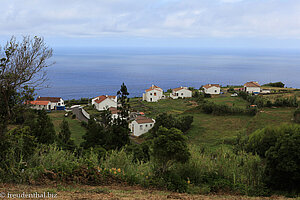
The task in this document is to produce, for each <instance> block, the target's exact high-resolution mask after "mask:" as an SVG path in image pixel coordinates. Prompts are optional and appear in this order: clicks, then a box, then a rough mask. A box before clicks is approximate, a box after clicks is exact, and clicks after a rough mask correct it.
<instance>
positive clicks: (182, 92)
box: [170, 86, 193, 99]
mask: <svg viewBox="0 0 300 200" xmlns="http://www.w3.org/2000/svg"><path fill="white" fill-rule="evenodd" d="M192 95H193V92H192V91H191V90H189V89H188V88H187V87H182V86H181V87H179V88H175V89H172V93H171V94H170V97H171V98H172V99H178V98H189V97H192Z"/></svg>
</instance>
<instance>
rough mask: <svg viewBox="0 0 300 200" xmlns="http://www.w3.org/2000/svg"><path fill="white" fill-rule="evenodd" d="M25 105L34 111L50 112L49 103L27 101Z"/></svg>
mask: <svg viewBox="0 0 300 200" xmlns="http://www.w3.org/2000/svg"><path fill="white" fill-rule="evenodd" d="M26 104H27V105H29V106H30V107H31V108H32V109H35V110H51V102H50V101H28V102H27V103H26Z"/></svg>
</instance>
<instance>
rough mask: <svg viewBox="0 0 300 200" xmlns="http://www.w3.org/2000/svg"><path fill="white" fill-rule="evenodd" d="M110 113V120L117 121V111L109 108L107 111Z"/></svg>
mask: <svg viewBox="0 0 300 200" xmlns="http://www.w3.org/2000/svg"><path fill="white" fill-rule="evenodd" d="M108 110H109V111H110V112H111V118H112V120H114V119H117V118H118V117H119V112H120V111H119V110H118V109H117V108H115V107H110V108H109V109H108Z"/></svg>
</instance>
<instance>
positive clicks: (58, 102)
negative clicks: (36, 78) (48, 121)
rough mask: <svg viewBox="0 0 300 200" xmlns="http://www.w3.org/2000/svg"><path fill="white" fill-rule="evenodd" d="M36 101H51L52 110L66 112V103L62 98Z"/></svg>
mask: <svg viewBox="0 0 300 200" xmlns="http://www.w3.org/2000/svg"><path fill="white" fill-rule="evenodd" d="M36 101H50V104H51V106H50V107H51V108H50V109H51V110H65V103H64V100H63V99H62V98H61V97H38V98H37V99H36Z"/></svg>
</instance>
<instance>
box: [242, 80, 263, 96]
mask: <svg viewBox="0 0 300 200" xmlns="http://www.w3.org/2000/svg"><path fill="white" fill-rule="evenodd" d="M244 91H245V92H247V93H251V94H252V93H254V94H258V93H260V85H259V84H258V82H255V81H250V82H247V83H245V84H244Z"/></svg>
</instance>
